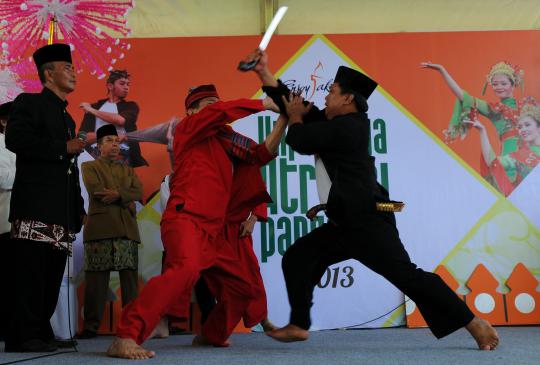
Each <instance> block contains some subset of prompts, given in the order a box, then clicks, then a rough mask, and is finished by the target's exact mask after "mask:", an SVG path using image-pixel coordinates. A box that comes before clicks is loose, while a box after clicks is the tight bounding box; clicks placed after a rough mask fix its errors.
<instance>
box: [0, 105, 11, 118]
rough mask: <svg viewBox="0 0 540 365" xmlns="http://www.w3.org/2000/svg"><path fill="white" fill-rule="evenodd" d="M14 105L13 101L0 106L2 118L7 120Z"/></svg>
mask: <svg viewBox="0 0 540 365" xmlns="http://www.w3.org/2000/svg"><path fill="white" fill-rule="evenodd" d="M12 105H13V102H12V101H8V102H7V103H4V104H2V105H0V118H6V117H8V116H9V112H10V111H11V106H12Z"/></svg>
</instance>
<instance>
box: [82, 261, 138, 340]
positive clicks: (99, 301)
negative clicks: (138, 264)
mask: <svg viewBox="0 0 540 365" xmlns="http://www.w3.org/2000/svg"><path fill="white" fill-rule="evenodd" d="M118 274H119V276H120V292H121V294H122V308H124V307H125V306H126V305H127V304H128V303H129V302H131V301H132V300H133V299H135V298H137V294H138V293H139V289H138V275H137V270H127V269H126V270H119V271H118ZM85 276H86V287H85V289H84V329H85V330H89V331H92V332H97V331H98V329H99V326H100V324H101V320H102V318H103V312H104V310H105V304H106V303H107V293H108V292H109V278H110V276H111V272H110V271H108V270H107V271H85Z"/></svg>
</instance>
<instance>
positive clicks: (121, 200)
mask: <svg viewBox="0 0 540 365" xmlns="http://www.w3.org/2000/svg"><path fill="white" fill-rule="evenodd" d="M96 134H97V141H98V148H99V150H100V153H101V156H100V157H99V158H98V159H97V160H95V161H89V162H85V163H83V164H82V176H83V180H84V185H85V186H86V190H87V191H88V196H89V201H90V203H89V209H88V221H87V222H86V224H85V226H84V231H83V239H84V270H85V274H86V288H85V293H84V330H83V331H82V332H81V333H80V334H79V338H81V339H86V338H92V337H95V336H96V332H97V330H98V328H99V325H100V322H101V318H102V316H103V308H104V306H105V302H106V296H107V290H108V288H109V285H108V284H109V275H110V272H111V271H118V272H119V274H120V286H121V291H122V305H123V306H125V305H126V304H128V303H129V302H130V301H131V300H133V299H134V298H135V297H136V296H137V265H138V254H137V250H138V248H137V245H138V244H139V243H140V237H139V230H138V227H137V219H136V211H135V201H137V200H140V199H141V198H142V185H141V183H140V181H139V179H138V178H137V175H136V174H135V172H134V171H133V168H132V167H129V166H127V165H125V164H123V163H122V161H121V160H120V159H119V153H120V142H119V138H118V134H117V132H116V128H115V127H114V126H113V125H110V124H109V125H105V126H103V127H101V128H99V129H98V130H97V132H96Z"/></svg>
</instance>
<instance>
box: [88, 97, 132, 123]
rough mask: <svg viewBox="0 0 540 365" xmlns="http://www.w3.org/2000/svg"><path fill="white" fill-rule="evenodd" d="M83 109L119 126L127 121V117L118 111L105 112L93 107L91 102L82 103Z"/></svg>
mask: <svg viewBox="0 0 540 365" xmlns="http://www.w3.org/2000/svg"><path fill="white" fill-rule="evenodd" d="M80 108H81V109H84V111H85V113H89V114H92V115H93V116H95V117H96V118H99V119H101V120H104V121H106V122H107V123H111V124H114V125H117V126H120V127H121V126H123V125H124V124H125V123H126V118H124V117H123V116H121V115H120V114H117V113H110V112H104V111H101V110H98V109H95V108H93V107H92V105H91V104H90V103H86V102H84V103H81V105H80Z"/></svg>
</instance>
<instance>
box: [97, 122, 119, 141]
mask: <svg viewBox="0 0 540 365" xmlns="http://www.w3.org/2000/svg"><path fill="white" fill-rule="evenodd" d="M117 135H118V132H117V131H116V127H115V126H114V125H112V124H105V125H104V126H101V127H99V128H98V130H97V131H96V138H97V139H98V140H100V139H101V138H103V137H105V136H117Z"/></svg>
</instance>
